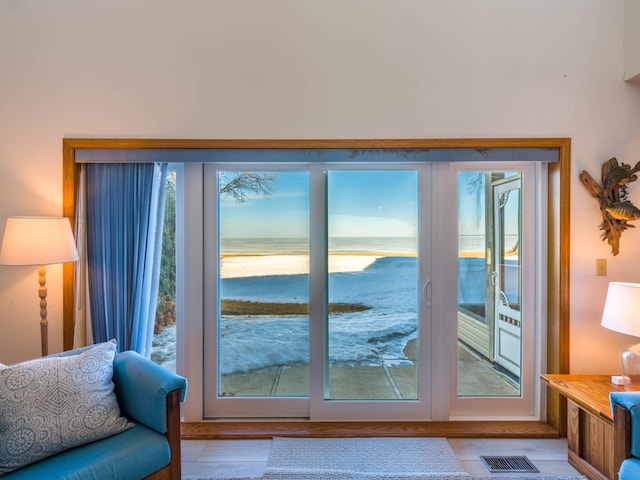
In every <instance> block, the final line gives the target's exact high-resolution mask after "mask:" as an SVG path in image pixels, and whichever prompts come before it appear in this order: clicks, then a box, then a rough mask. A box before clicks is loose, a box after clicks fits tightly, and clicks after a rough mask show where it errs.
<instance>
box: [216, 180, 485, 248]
mask: <svg viewBox="0 0 640 480" xmlns="http://www.w3.org/2000/svg"><path fill="white" fill-rule="evenodd" d="M477 177H478V172H460V173H459V174H458V192H459V194H458V212H459V214H458V232H459V234H460V235H484V229H485V225H484V215H485V209H484V199H483V192H484V186H483V185H482V184H480V185H475V188H474V187H473V186H474V184H473V179H474V178H477ZM309 201H310V197H309V173H308V172H278V173H277V179H276V182H275V183H274V184H273V191H272V193H271V194H269V195H268V196H266V197H265V196H262V195H257V194H250V195H249V196H248V198H247V200H246V201H245V202H238V201H237V200H234V199H233V198H230V197H228V196H227V197H225V198H223V199H222V202H221V206H220V225H221V235H222V237H223V238H307V237H308V235H309V233H308V232H309ZM327 208H328V213H329V237H394V236H395V237H409V236H415V235H416V233H417V231H418V217H419V205H418V173H417V172H416V171H410V170H397V171H391V170H377V171H374V170H371V171H362V170H349V171H347V170H333V171H329V172H328V176H327Z"/></svg>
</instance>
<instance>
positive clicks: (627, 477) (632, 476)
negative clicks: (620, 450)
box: [618, 458, 640, 480]
mask: <svg viewBox="0 0 640 480" xmlns="http://www.w3.org/2000/svg"><path fill="white" fill-rule="evenodd" d="M618 478H619V479H620V480H637V479H638V478H640V459H638V458H627V459H626V460H625V461H624V462H622V466H621V467H620V476H619V477H618Z"/></svg>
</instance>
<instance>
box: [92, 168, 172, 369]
mask: <svg viewBox="0 0 640 480" xmlns="http://www.w3.org/2000/svg"><path fill="white" fill-rule="evenodd" d="M166 171H167V165H166V164H162V165H159V164H155V165H154V164H152V163H140V164H135V163H133V164H132V163H123V164H114V163H108V164H107V163H90V164H87V165H86V178H85V188H86V190H85V193H86V241H87V279H88V283H89V304H90V309H91V328H92V331H93V340H94V342H96V343H97V342H104V341H107V340H110V339H112V338H115V339H116V340H117V342H118V349H119V350H120V351H124V350H135V351H136V352H138V353H140V354H142V355H144V356H146V357H147V358H148V357H149V356H150V355H151V342H152V339H153V326H154V322H155V315H156V304H157V296H158V282H159V278H160V256H161V252H162V249H161V247H162V227H163V225H162V224H163V219H164V197H165V190H166Z"/></svg>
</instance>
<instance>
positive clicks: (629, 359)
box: [621, 343, 640, 385]
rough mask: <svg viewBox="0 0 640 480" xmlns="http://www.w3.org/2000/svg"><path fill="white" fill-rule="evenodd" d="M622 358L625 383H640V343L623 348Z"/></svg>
mask: <svg viewBox="0 0 640 480" xmlns="http://www.w3.org/2000/svg"><path fill="white" fill-rule="evenodd" d="M621 359H622V374H623V375H624V377H625V384H626V385H640V343H637V344H635V345H631V346H630V347H627V348H626V349H625V350H623V351H622V354H621ZM627 379H628V380H627Z"/></svg>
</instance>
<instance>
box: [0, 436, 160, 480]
mask: <svg viewBox="0 0 640 480" xmlns="http://www.w3.org/2000/svg"><path fill="white" fill-rule="evenodd" d="M170 460H171V451H170V450H169V442H168V441H167V438H166V437H165V436H164V435H161V434H159V433H157V432H155V431H153V430H151V429H149V428H147V427H145V426H143V425H136V426H135V427H134V428H132V429H130V430H127V431H125V432H123V433H120V434H118V435H114V436H111V437H109V438H105V439H103V440H99V441H97V442H92V443H88V444H86V445H82V446H80V447H76V448H73V449H71V450H67V451H65V452H62V453H59V454H58V455H55V456H53V457H49V458H46V459H44V460H42V461H40V462H38V463H34V464H32V465H29V466H27V467H24V468H21V469H20V470H16V471H14V472H12V473H10V474H8V475H7V477H6V478H7V480H33V479H35V478H37V479H38V480H53V479H55V480H116V479H117V480H139V479H141V478H144V477H146V476H148V475H150V474H152V473H153V472H155V471H157V470H159V469H161V468H163V467H165V466H167V465H168V464H169V461H170Z"/></svg>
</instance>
